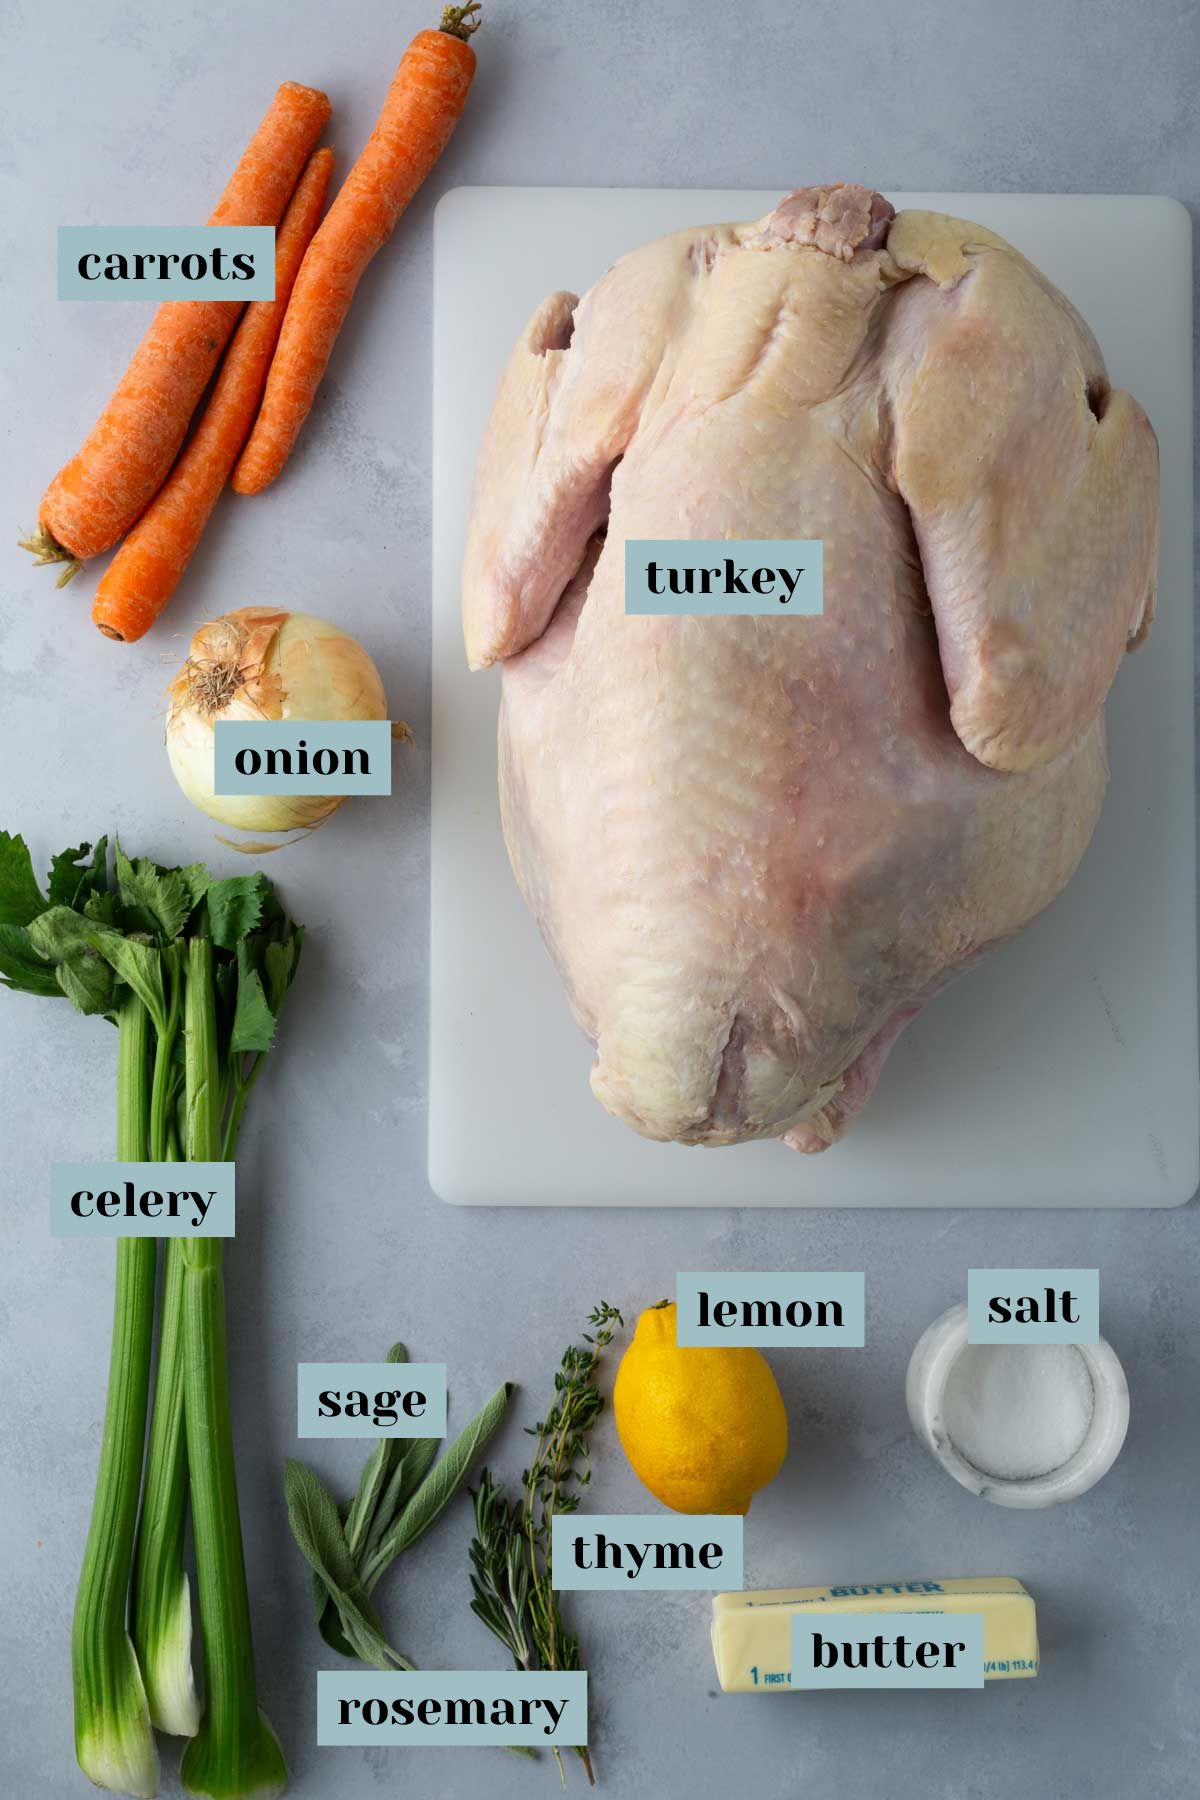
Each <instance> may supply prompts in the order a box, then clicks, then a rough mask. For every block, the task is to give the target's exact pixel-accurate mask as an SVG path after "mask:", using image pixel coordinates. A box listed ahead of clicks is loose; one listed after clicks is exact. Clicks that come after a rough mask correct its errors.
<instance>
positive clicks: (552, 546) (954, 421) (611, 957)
mask: <svg viewBox="0 0 1200 1800" xmlns="http://www.w3.org/2000/svg"><path fill="white" fill-rule="evenodd" d="M1157 527H1158V462H1157V448H1156V443H1155V438H1154V433H1153V431H1152V430H1151V428H1150V425H1149V422H1148V421H1147V419H1146V417H1145V414H1144V413H1143V412H1142V411H1141V409H1140V407H1139V406H1138V405H1137V402H1136V401H1135V400H1133V399H1132V398H1131V397H1130V396H1129V395H1128V394H1126V393H1122V392H1119V391H1114V390H1113V389H1111V388H1110V386H1109V384H1108V380H1107V378H1106V374H1105V368H1104V362H1103V360H1102V358H1101V355H1100V351H1099V349H1098V348H1097V346H1096V343H1095V340H1094V339H1093V337H1092V335H1091V333H1090V332H1089V330H1088V328H1087V326H1086V325H1085V324H1084V322H1083V320H1082V319H1081V318H1080V316H1079V314H1078V313H1077V312H1076V311H1075V309H1074V308H1073V307H1072V306H1071V305H1070V303H1069V301H1067V300H1066V299H1065V298H1064V297H1063V295H1062V294H1060V293H1059V292H1058V291H1057V290H1056V289H1055V288H1054V287H1052V286H1051V284H1050V282H1048V281H1047V280H1046V279H1045V277H1044V276H1043V275H1041V274H1040V273H1039V272H1038V270H1037V269H1035V268H1034V267H1033V266H1032V265H1031V264H1030V263H1028V262H1027V261H1026V260H1025V258H1024V257H1022V256H1021V255H1020V254H1019V253H1018V252H1017V251H1016V250H1014V249H1013V248H1012V246H1011V245H1009V244H1007V243H1005V242H1004V240H1003V239H1002V238H999V237H997V236H996V235H995V234H994V233H993V232H990V231H987V230H985V229H984V228H983V227H982V226H979V225H971V224H967V223H965V222H964V221H963V220H961V219H954V218H949V217H946V216H943V215H942V214H939V213H930V212H902V213H899V214H896V213H894V211H893V208H892V207H891V206H890V205H889V203H888V202H887V201H886V200H885V199H884V198H883V197H882V196H881V195H879V194H875V193H871V192H870V191H868V190H867V189H865V188H861V187H857V186H853V185H844V184H837V185H834V186H830V187H815V188H801V189H799V190H798V191H797V192H795V193H792V194H789V195H788V196H787V197H786V198H785V199H783V200H782V201H781V202H780V203H779V205H778V206H777V207H776V208H775V210H774V211H773V212H772V213H770V214H769V215H768V216H767V217H766V218H764V219H760V220H758V221H756V222H754V223H750V224H741V225H714V226H706V227H702V228H699V229H696V230H692V231H686V232H680V233H677V234H675V235H673V236H670V237H666V238H663V239H661V240H659V241H658V242H656V243H653V244H649V245H647V246H646V247H645V248H644V249H641V250H638V251H636V252H634V253H633V254H632V255H630V256H627V257H625V258H624V259H623V260H622V261H621V262H619V263H617V264H616V266H615V267H614V268H612V269H610V270H609V271H608V273H607V274H606V275H605V276H604V277H603V279H602V280H600V281H599V282H597V283H596V285H595V287H593V288H592V289H591V291H590V292H589V293H588V294H586V295H585V296H584V298H583V299H582V300H580V299H577V298H576V296H575V295H573V294H569V293H558V294H553V295H551V297H550V298H549V299H548V300H546V301H545V302H544V303H543V305H542V306H540V307H539V308H538V310H537V312H536V313H535V314H534V316H533V318H532V319H531V320H530V323H529V325H528V327H527V328H526V330H525V333H524V335H523V336H522V338H521V340H520V342H519V343H518V344H517V346H516V348H515V350H514V351H513V353H512V356H511V358H510V359H509V362H508V365H507V367H506V369H505V372H504V375H503V379H502V381H501V385H500V391H499V395H498V397H497V399H496V403H495V407H494V409H493V412H492V416H491V420H490V423H489V425H488V428H487V433H486V436H485V439H484V443H483V446H482V450H481V453H480V459H479V467H478V472H477V476H476V485H475V499H474V510H473V516H472V521H471V529H470V534H469V541H468V546H467V553H466V565H465V571H464V596H463V599H464V618H465V628H466V641H467V650H468V654H469V657H470V661H471V664H472V666H474V667H477V668H482V667H486V666H487V665H489V664H492V663H495V662H500V663H501V664H502V665H503V682H502V704H501V717H500V745H499V760H500V797H501V808H502V817H503V824H504V832H505V837H506V840H507V843H508V849H509V854H510V856H511V859H512V865H513V869H514V871H515V873H516V877H517V880H518V882H519V883H520V886H521V890H522V892H523V894H524V896H525V899H526V901H527V903H528V905H529V907H530V910H531V911H532V913H533V915H534V917H535V919H536V920H537V923H538V926H539V927H540V929H541V932H542V936H543V938H544V940H545V942H546V945H547V947H548V949H549V951H550V954H551V955H552V956H553V958H554V960H555V962H556V964H557V966H558V969H559V971H560V973H561V975H562V978H563V981H564V983H565V986H566V989H567V994H568V997H569V999H570V1004H571V1006H572V1008H573V1010H574V1013H575V1016H576V1018H577V1019H578V1021H579V1023H580V1025H581V1026H582V1028H583V1030H584V1031H585V1032H586V1033H587V1035H588V1037H589V1038H590V1039H591V1042H592V1044H593V1045H594V1047H595V1064H594V1067H593V1071H592V1087H593V1089H594V1091H595V1093H596V1094H597V1096H598V1097H599V1099H600V1100H601V1101H602V1102H603V1103H604V1105H605V1106H606V1107H607V1108H608V1109H609V1110H610V1112H613V1113H615V1114H617V1115H618V1116H619V1117H620V1118H622V1119H624V1120H625V1121H626V1122H627V1123H628V1124H629V1125H631V1126H632V1127H633V1128H634V1129H635V1130H636V1131H639V1132H642V1133H644V1134H645V1135H646V1136H647V1137H651V1138H657V1139H674V1140H678V1141H679V1142H682V1143H687V1144H731V1143H738V1142H742V1141H744V1140H747V1139H754V1138H770V1137H780V1138H782V1139H783V1140H784V1142H785V1143H787V1144H789V1145H792V1146H793V1147H795V1148H796V1149H799V1150H821V1149H823V1148H825V1146H826V1145H828V1144H830V1143H832V1142H833V1141H834V1140H835V1139H836V1138H837V1137H838V1136H839V1135H840V1134H841V1132H842V1131H843V1130H844V1129H845V1127H846V1125H847V1124H848V1122H849V1121H850V1120H851V1119H852V1118H853V1117H854V1115H855V1114H856V1113H857V1112H858V1110H859V1109H860V1107H861V1106H862V1105H863V1103H864V1101H865V1100H866V1099H867V1098H868V1097H869V1095H870V1093H871V1090H872V1088H873V1087H874V1084H875V1081H876V1079H877V1077H878V1075H879V1072H880V1069H881V1067H882V1065H883V1062H884V1060H885V1058H886V1057H887V1054H888V1051H889V1050H890V1048H891V1046H892V1044H893V1043H894V1041H895V1039H896V1037H897V1036H898V1034H899V1033H900V1031H901V1030H902V1029H903V1027H904V1025H905V1024H906V1023H907V1022H908V1021H909V1020H910V1019H911V1018H912V1017H913V1016H914V1014H915V1013H916V1012H917V1011H918V1010H919V1009H920V1008H921V1007H922V1006H923V1005H924V1003H925V1002H926V1001H927V1000H928V999H929V998H930V997H931V996H932V995H933V994H935V993H936V992H937V991H938V989H939V988H941V987H943V986H944V985H945V984H946V982H947V981H949V980H950V979H951V978H952V977H953V976H955V975H956V974H958V973H959V972H960V971H962V970H964V969H966V968H967V967H968V966H969V965H970V964H971V963H972V962H973V961H974V960H975V959H976V958H977V957H978V956H979V955H980V954H981V953H982V952H984V951H986V950H987V949H989V948H990V947H991V946H993V945H995V944H998V943H1000V942H1001V941H1002V940H1003V939H1005V938H1008V937H1011V936H1012V934H1013V933H1014V932H1017V931H1019V930H1020V929H1021V927H1022V926H1023V925H1025V924H1026V923H1028V921H1029V920H1030V919H1032V918H1033V917H1034V916H1035V914H1037V913H1038V912H1040V911H1041V909H1042V908H1043V907H1044V906H1046V905H1047V904H1048V903H1049V902H1050V901H1051V900H1052V899H1053V898H1054V896H1055V895H1056V894H1057V893H1058V892H1059V891H1060V890H1061V889H1062V887H1063V886H1064V884H1065V883H1066V882H1067V881H1068V880H1069V879H1070V877H1071V875H1072V873H1073V871H1074V869H1075V867H1076V865H1077V864H1078V862H1079V859H1080V857H1081V856H1082V854H1083V852H1084V850H1085V848H1086V846H1087V843H1088V840H1089V838H1090V837H1091V834H1092V831H1093V829H1094V827H1095V824H1096V820H1097V817H1098V815H1099V811H1100V806H1101V801H1102V798H1103V793H1104V787H1105V781H1106V777H1107V767H1106V762H1105V749H1104V722H1103V705H1104V698H1105V695H1106V693H1107V691H1108V688H1109V685H1110V683H1111V682H1112V680H1113V677H1114V675H1115V673H1116V670H1117V667H1118V664H1119V662H1120V660H1121V656H1122V654H1123V652H1124V651H1125V650H1126V649H1127V648H1129V647H1132V646H1133V645H1134V644H1136V643H1137V642H1138V641H1139V639H1140V638H1141V637H1142V636H1143V635H1144V634H1145V632H1146V630H1147V628H1148V626H1149V623H1150V619H1151V616H1152V612H1153V606H1154V578H1155V559H1156V544H1157ZM627 538H660V539H670V538H703V539H732V540H737V539H739V538H767V539H790V538H820V539H821V540H823V543H824V560H825V588H824V612H823V614H822V616H820V617H817V618H793V617H769V618H766V617H750V618H744V617H743V618H737V617H636V616H630V617H626V615H625V611H624V604H625V602H624V560H625V541H626V539H627ZM733 548H734V549H736V545H734V546H733ZM499 1050H500V1047H499V1046H497V1052H498V1053H499ZM525 1078H526V1079H528V1080H530V1081H532V1082H534V1083H536V1081H537V1070H536V1068H534V1069H530V1070H527V1071H526V1072H525Z"/></svg>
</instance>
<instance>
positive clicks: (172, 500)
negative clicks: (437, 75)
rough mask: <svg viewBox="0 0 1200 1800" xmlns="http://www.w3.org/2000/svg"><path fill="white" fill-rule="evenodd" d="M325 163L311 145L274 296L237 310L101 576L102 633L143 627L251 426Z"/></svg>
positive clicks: (280, 243)
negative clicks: (228, 339)
mask: <svg viewBox="0 0 1200 1800" xmlns="http://www.w3.org/2000/svg"><path fill="white" fill-rule="evenodd" d="M332 167H333V151H332V150H318V151H317V153H316V155H315V156H314V157H312V158H311V160H310V161H309V165H308V167H307V169H306V170H305V171H304V174H303V175H302V176H301V177H300V185H299V187H298V188H297V189H296V192H295V193H294V194H293V195H292V198H291V202H290V204H289V206H288V209H287V212H286V213H285V214H284V216H283V224H282V225H281V226H280V227H279V232H278V234H277V237H276V240H275V298H274V299H273V300H252V301H251V302H250V304H249V305H248V306H247V308H246V310H245V312H244V313H243V314H242V320H241V323H240V325H239V326H238V328H237V330H236V331H235V332H234V334H233V341H232V343H231V344H230V346H229V350H228V352H227V354H226V357H225V361H224V362H223V363H222V364H221V373H220V374H219V375H218V377H217V382H216V386H215V387H214V388H213V391H212V397H211V399H210V400H209V402H208V405H207V406H206V407H205V409H204V413H203V415H202V417H201V420H200V423H199V425H198V426H197V427H196V430H195V432H194V433H193V435H192V438H191V441H190V442H189V443H188V445H187V447H186V448H185V450H184V451H183V454H182V455H181V456H180V458H179V461H178V462H177V463H176V464H175V467H174V468H173V469H172V470H171V473H170V474H169V475H168V476H167V479H166V481H165V482H164V483H163V485H162V487H161V488H159V490H158V493H157V494H156V495H155V496H154V499H153V500H152V501H151V502H150V504H149V506H148V507H147V508H146V510H145V512H144V513H143V514H142V516H141V518H140V519H139V520H138V522H137V524H136V525H135V526H134V527H133V530H132V531H131V532H130V533H129V536H128V537H127V538H126V539H125V542H124V543H123V544H122V545H121V548H120V549H119V550H118V551H117V554H116V555H115V556H114V558H113V560H112V562H111V563H110V564H109V565H108V568H107V569H106V570H105V572H104V577H103V579H102V581H101V583H100V586H99V587H98V588H97V589H96V598H95V600H94V601H93V603H92V620H93V622H94V623H95V624H96V625H98V626H99V627H100V629H101V631H102V632H103V633H104V635H105V637H110V638H119V639H121V640H123V641H124V642H125V643H127V644H132V643H133V642H134V641H135V639H137V638H140V637H141V636H142V635H143V634H144V633H145V632H147V631H148V630H149V629H150V627H151V625H153V623H154V621H155V619H157V617H158V615H159V613H160V612H161V611H162V609H163V607H164V606H165V605H166V604H167V601H168V600H169V599H170V598H171V595H172V594H173V593H174V592H175V589H176V587H177V586H178V585H179V582H180V579H181V578H182V575H183V572H184V570H185V569H186V568H187V566H188V563H189V562H190V560H191V557H192V552H193V551H194V550H195V548H196V545H197V544H198V543H199V542H200V534H201V532H202V531H203V530H204V527H205V525H206V524H207V522H208V518H209V515H210V514H211V512H212V509H213V507H214V506H215V505H216V503H217V500H218V499H219V497H220V493H221V489H222V488H223V487H224V486H225V483H226V481H227V480H228V479H229V471H230V470H231V469H232V468H233V465H234V463H235V462H236V461H237V453H238V451H239V450H240V449H241V447H242V445H243V444H244V443H245V441H246V434H247V432H248V431H249V430H250V427H251V425H252V424H253V422H254V414H255V412H256V410H257V408H258V403H259V400H260V399H261V398H262V391H263V386H264V383H265V382H266V379H267V370H268V369H269V367H270V365H271V352H272V351H273V350H274V348H275V343H276V340H277V339H278V337H279V328H280V326H281V325H282V324H283V315H284V313H285V312H286V311H287V303H288V295H289V294H290V293H291V291H292V284H293V282H294V281H295V279H296V271H297V270H298V269H299V267H300V263H301V261H302V259H303V256H304V252H305V250H307V248H308V245H309V242H310V240H311V238H312V235H313V232H314V231H315V230H316V229H317V224H318V221H319V220H320V217H321V208H322V206H323V205H324V203H325V190H326V188H327V187H328V186H329V174H330V170H331V169H332Z"/></svg>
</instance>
